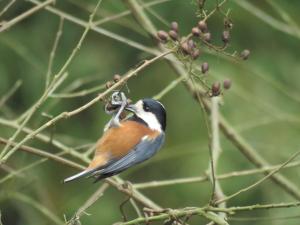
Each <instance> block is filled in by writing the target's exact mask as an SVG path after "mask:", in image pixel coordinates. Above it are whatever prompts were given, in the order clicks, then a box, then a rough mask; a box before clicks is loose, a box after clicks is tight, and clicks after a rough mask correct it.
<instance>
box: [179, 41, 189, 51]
mask: <svg viewBox="0 0 300 225" xmlns="http://www.w3.org/2000/svg"><path fill="white" fill-rule="evenodd" d="M181 49H182V51H183V53H185V54H189V52H190V49H189V45H188V43H187V42H186V41H185V42H183V43H182V44H181Z"/></svg>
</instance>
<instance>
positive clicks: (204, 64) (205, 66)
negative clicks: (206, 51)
mask: <svg viewBox="0 0 300 225" xmlns="http://www.w3.org/2000/svg"><path fill="white" fill-rule="evenodd" d="M208 70H209V65H208V63H207V62H204V63H202V65H201V72H202V73H206V72H207V71H208Z"/></svg>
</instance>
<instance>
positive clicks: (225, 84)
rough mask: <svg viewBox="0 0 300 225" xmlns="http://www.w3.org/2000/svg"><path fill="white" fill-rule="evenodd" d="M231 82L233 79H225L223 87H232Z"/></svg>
mask: <svg viewBox="0 0 300 225" xmlns="http://www.w3.org/2000/svg"><path fill="white" fill-rule="evenodd" d="M231 84H232V83H231V80H229V79H226V80H224V81H223V87H224V89H226V90H228V89H230V87H231Z"/></svg>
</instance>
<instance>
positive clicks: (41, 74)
mask: <svg viewBox="0 0 300 225" xmlns="http://www.w3.org/2000/svg"><path fill="white" fill-rule="evenodd" d="M236 1H237V0H236ZM236 1H229V3H226V4H225V7H224V9H227V8H229V9H231V18H232V20H233V22H234V29H233V31H232V38H231V43H230V47H229V49H228V51H229V52H233V51H234V50H237V51H241V50H243V49H245V48H248V49H250V50H251V57H250V59H249V60H248V61H245V62H234V61H232V60H230V59H228V58H226V57H223V56H222V55H221V54H211V53H209V52H204V53H203V54H202V55H201V57H200V58H199V59H198V60H197V64H199V65H201V62H204V61H208V62H209V64H210V72H209V76H210V78H209V81H210V82H212V81H214V80H224V79H225V78H230V79H231V80H232V81H233V86H232V89H230V90H229V91H226V92H225V93H224V104H223V105H222V107H221V112H222V113H223V114H224V116H225V117H226V118H227V119H228V120H229V121H230V122H231V124H232V126H233V127H234V128H235V129H236V130H238V132H239V133H240V134H241V135H242V136H243V137H244V138H245V139H246V140H247V141H249V143H251V145H252V146H253V147H254V148H255V149H257V151H258V152H259V153H260V154H261V155H262V156H263V157H264V158H265V159H267V160H268V161H269V162H270V163H271V164H277V163H282V162H284V161H285V160H286V159H287V158H288V157H290V156H291V154H292V153H294V152H296V151H297V150H299V134H300V118H299V115H300V107H299V105H300V95H299V87H300V76H299V74H300V64H299V58H300V42H299V39H300V35H299V34H298V35H294V36H293V35H289V34H287V33H285V32H282V31H280V30H278V29H275V28H274V27H272V26H270V25H269V24H267V23H266V22H265V21H262V20H260V19H259V18H257V17H256V16H254V15H253V14H252V13H250V12H249V11H252V10H250V9H249V10H245V9H243V8H241V7H240V6H239V4H236ZM243 1H244V0H243ZM144 2H149V1H144ZM248 2H251V3H253V4H254V5H256V6H257V7H258V8H260V9H261V10H263V11H264V12H265V13H268V14H270V15H272V16H273V17H274V18H276V19H278V20H281V18H280V16H279V15H278V13H276V11H275V10H274V9H272V7H270V5H269V4H268V3H267V2H266V1H260V0H255V1H254V0H253V1H248ZM274 2H275V3H276V4H277V5H278V6H280V9H281V10H283V11H285V12H287V13H288V14H289V15H290V16H291V17H292V18H293V19H294V20H295V21H300V15H299V11H298V9H299V7H300V2H299V1H283V0H276V1H275V0H274ZM94 3H95V2H92V1H79V0H68V1H57V2H56V5H55V7H56V8H59V9H61V10H63V11H65V12H66V13H69V14H72V15H73V16H75V17H77V18H81V19H84V20H87V19H88V15H89V9H92V8H93V6H94ZM6 4H7V1H0V8H3V7H4V5H6ZM213 5H214V1H208V8H209V7H213ZM31 7H32V4H31V3H29V2H26V1H24V2H23V1H20V2H18V1H17V3H15V4H14V5H13V7H12V8H11V9H10V10H9V11H8V12H6V13H5V15H4V16H3V17H2V18H1V20H9V19H10V18H13V17H15V16H17V15H18V14H20V13H21V12H24V11H25V10H27V9H29V8H31ZM126 9H127V8H126V6H125V5H124V3H123V2H122V1H116V0H114V1H108V0H104V1H103V3H102V5H101V9H100V10H99V13H98V17H97V18H101V16H104V17H105V16H107V15H111V14H116V13H118V12H121V11H124V10H126ZM152 9H153V10H154V11H155V12H156V13H157V14H159V15H160V16H162V17H163V18H164V19H166V20H167V21H174V20H175V21H178V23H179V25H180V28H179V29H180V33H181V34H182V35H185V34H187V33H188V32H190V29H191V28H192V27H193V26H194V25H195V24H196V23H197V20H198V18H197V17H196V14H195V12H196V5H195V3H194V2H193V1H190V0H189V1H183V0H172V1H168V2H165V3H161V4H158V5H156V6H153V8H152ZM252 12H253V11H252ZM150 17H151V19H152V20H153V22H154V23H155V24H156V26H157V28H159V29H166V30H167V29H168V27H167V26H166V25H165V24H163V23H161V22H160V21H159V20H158V19H157V18H155V17H153V16H151V14H150ZM58 23H59V17H58V16H56V15H53V14H51V13H50V12H48V11H46V10H41V11H39V12H38V13H35V14H34V15H32V16H30V17H29V18H27V19H26V20H24V21H22V22H20V23H18V24H17V25H15V26H13V27H12V28H11V29H9V30H7V31H5V32H3V33H1V34H0V78H1V80H0V94H1V95H4V94H5V93H7V91H8V90H9V89H10V88H11V87H12V86H13V84H14V83H15V82H16V81H17V80H22V82H23V83H22V86H21V87H20V89H18V91H17V92H16V93H15V94H14V95H13V97H12V98H11V99H10V100H9V101H8V102H7V104H6V105H5V106H3V107H2V108H1V109H0V111H1V117H2V118H6V119H14V118H16V116H18V115H20V114H21V113H22V112H24V111H25V110H26V109H27V108H28V107H30V106H31V105H32V104H33V103H34V102H35V101H36V100H37V99H38V96H40V95H41V94H42V92H43V90H44V85H45V74H46V71H47V63H48V58H49V54H50V51H51V47H52V44H53V40H54V38H55V34H56V31H57V27H58ZM208 25H209V29H210V31H211V32H212V37H213V41H214V42H215V43H220V36H221V32H222V29H223V17H222V16H221V15H220V14H218V13H216V14H215V15H214V16H212V17H211V18H210V19H209V21H208ZM101 27H103V28H104V29H108V30H110V31H112V32H115V33H118V34H119V35H121V36H124V37H126V38H129V39H131V40H134V41H136V42H139V43H141V44H142V45H145V46H150V47H154V44H153V43H152V41H151V40H150V39H149V38H148V36H147V34H146V33H145V32H144V30H143V28H141V27H139V25H138V24H137V23H136V22H135V20H134V19H133V18H132V17H131V15H128V16H126V17H122V18H120V19H117V20H114V21H111V22H108V23H105V24H103V25H101ZM297 29H298V30H299V28H297ZM82 31H83V28H82V27H80V26H78V25H75V24H73V23H71V22H68V21H67V20H65V22H64V28H63V34H62V38H61V41H60V43H59V46H58V50H57V53H56V56H55V60H54V67H53V72H57V71H58V69H59V68H60V67H61V66H62V65H63V63H64V62H65V60H66V58H67V57H68V56H69V55H70V53H71V51H72V49H73V48H74V46H75V45H76V43H77V41H78V39H79V37H80V35H81V33H82ZM145 57H150V55H149V54H147V53H145V52H143V51H140V50H137V49H135V48H133V47H130V46H128V45H126V44H124V43H120V42H118V41H116V40H113V39H112V38H110V37H107V36H103V35H100V34H98V33H96V32H93V31H90V32H89V34H88V37H87V39H86V40H85V41H84V44H83V46H82V48H81V49H80V51H79V54H78V55H77V56H76V58H75V60H74V61H73V63H72V65H71V66H70V67H69V68H68V72H69V77H68V79H67V80H66V81H65V82H64V84H63V85H62V87H61V88H60V89H59V90H63V89H64V87H67V86H68V85H69V84H70V83H72V82H74V81H75V80H76V79H89V78H91V77H95V78H96V79H95V81H93V82H91V83H89V84H87V85H85V86H83V87H80V88H79V89H86V88H91V87H94V86H96V85H100V84H102V83H104V82H106V81H107V80H109V79H111V78H112V76H113V74H115V73H120V74H124V73H125V72H127V71H128V70H129V69H131V68H132V67H134V66H135V65H136V64H137V63H138V62H140V61H141V60H142V59H144V58H145ZM175 77H176V76H175V74H174V72H173V71H172V69H171V68H170V67H169V66H168V64H167V63H166V62H165V61H159V62H156V63H155V64H154V65H152V66H150V67H148V68H147V69H146V70H144V71H142V72H141V73H139V76H137V77H133V78H132V79H130V80H129V82H128V87H129V89H130V94H129V96H130V97H131V98H132V99H133V100H134V101H136V100H138V99H140V98H143V97H151V96H154V95H155V94H157V93H158V92H159V91H161V90H162V89H163V88H164V87H165V86H166V85H168V84H169V83H170V82H171V81H172V80H174V79H175ZM96 94H97V93H94V94H91V95H88V96H85V97H79V98H73V99H63V100H60V101H59V102H56V99H49V100H48V101H47V102H46V104H44V105H43V107H42V108H41V110H39V111H38V112H37V113H36V114H35V116H34V117H33V119H31V121H30V123H29V127H31V128H37V127H39V125H41V124H42V123H44V122H46V121H47V118H45V117H43V116H41V113H42V112H44V111H46V112H47V113H48V114H50V115H57V114H58V113H60V112H62V111H65V110H72V109H74V108H76V107H79V106H81V105H82V104H84V103H85V102H87V101H89V100H90V99H92V98H93V97H95V96H96ZM161 101H162V102H163V104H164V105H165V106H166V108H167V112H168V124H167V125H168V126H167V140H166V143H165V146H164V148H163V149H162V151H160V152H159V154H158V155H156V157H155V158H153V159H151V160H149V161H147V162H146V163H143V164H142V165H139V166H137V167H135V168H132V169H130V170H128V171H126V172H124V173H123V174H122V175H121V177H122V178H124V179H126V180H129V181H130V182H132V183H135V182H146V181H152V180H162V179H171V178H181V177H190V176H199V175H203V174H204V172H205V170H206V169H207V167H208V162H209V154H208V137H207V131H206V127H205V123H204V119H203V115H202V112H201V109H200V107H199V106H198V105H197V104H196V103H195V101H194V100H193V99H192V97H191V96H190V94H189V93H188V92H187V91H186V90H185V88H184V86H183V85H182V84H180V85H178V87H176V89H174V90H172V91H171V92H170V93H168V94H167V95H166V96H164V97H163V99H162V100H161ZM54 103H56V104H55V106H54V107H50V106H51V105H52V104H54ZM108 119H109V117H108V116H107V115H105V113H104V112H103V105H102V104H100V103H99V104H96V105H94V106H93V107H91V108H90V109H88V110H86V111H84V112H82V113H80V114H79V115H77V116H75V117H72V118H70V119H67V120H63V121H60V122H59V123H58V124H56V125H55V134H54V137H55V138H56V139H58V140H61V141H62V142H63V143H66V144H67V145H69V146H73V147H76V146H80V145H83V144H86V143H93V142H95V141H96V140H97V139H98V138H99V137H100V136H101V134H102V129H103V126H104V124H105V122H106V121H107V120H108ZM13 132H14V130H13V129H11V128H8V127H6V126H4V125H1V124H0V136H1V137H5V138H8V137H10V136H11V135H12V134H13ZM49 132H51V130H47V132H46V133H47V134H49ZM221 143H222V149H223V153H222V155H221V158H220V162H219V166H218V173H219V174H222V173H226V172H231V171H239V170H244V169H250V168H254V166H253V165H252V164H251V163H249V162H248V160H247V159H245V157H244V156H243V155H242V154H241V153H240V152H239V151H237V149H236V148H235V146H233V145H232V144H231V143H230V142H229V141H228V140H226V138H224V137H223V136H222V139H221ZM27 144H29V145H31V146H36V147H38V148H41V149H44V150H46V151H48V152H52V153H55V152H57V149H56V148H55V147H53V146H52V145H51V144H42V143H40V142H38V141H35V140H32V141H30V142H29V143H27ZM36 160H39V158H38V157H36V156H33V155H29V154H25V153H22V152H17V153H15V154H14V155H13V157H12V158H11V159H10V160H9V161H8V165H9V166H10V167H12V168H15V169H20V168H22V167H25V166H26V165H28V164H30V163H32V162H34V161H36ZM0 172H1V177H2V176H5V175H6V172H4V171H3V170H1V171H0ZM73 173H75V171H74V170H72V169H69V168H66V167H64V166H62V165H60V164H58V163H55V162H51V161H49V162H45V163H43V164H42V165H39V166H37V167H35V168H34V169H30V170H28V171H26V172H24V173H22V177H21V178H20V177H14V178H13V179H10V180H8V181H7V182H4V183H1V184H0V185H1V187H0V188H1V189H0V194H1V199H0V209H1V213H2V220H3V223H4V225H21V224H30V225H47V224H53V222H52V221H49V220H48V219H47V218H46V217H45V216H44V215H42V214H41V213H40V212H39V211H38V210H36V209H35V208H33V207H31V206H30V205H28V204H26V203H24V202H21V201H18V200H16V199H14V198H11V197H9V196H8V195H7V192H14V191H16V192H21V193H23V194H26V195H28V196H30V197H31V198H33V199H35V200H36V201H37V202H39V203H40V204H42V205H43V206H45V207H47V208H48V209H49V210H50V211H51V212H53V213H54V214H55V215H57V216H58V217H60V218H61V219H63V215H64V214H65V215H66V217H67V218H70V217H71V216H72V215H73V213H74V212H75V211H76V210H77V208H78V207H79V206H80V205H81V204H83V202H84V201H85V200H86V199H87V198H88V197H89V196H90V195H91V194H92V193H93V192H94V191H95V190H96V189H97V188H98V186H99V185H101V182H100V183H96V184H92V181H91V180H85V179H83V180H81V181H80V182H74V183H70V184H66V185H63V184H61V180H62V179H63V178H65V177H66V176H69V175H70V174H73ZM282 173H283V174H285V175H286V176H287V177H288V178H290V179H291V180H293V181H294V182H295V183H296V184H297V185H298V186H299V185H300V179H299V177H300V172H299V168H293V169H286V170H284V171H282ZM261 177H262V176H261V175H255V176H247V177H239V178H231V179H228V180H224V181H221V185H222V187H223V190H224V192H225V194H230V193H233V192H235V191H237V190H239V189H241V188H243V187H245V186H248V185H250V184H252V183H253V182H255V181H257V180H258V179H259V178H261ZM143 193H145V194H146V195H147V196H148V197H150V198H151V199H153V200H154V201H155V202H157V203H158V204H160V205H161V206H163V207H168V208H180V207H185V206H203V205H205V204H206V203H207V201H208V200H209V197H210V184H209V183H208V182H207V183H194V184H182V185H175V186H167V187H161V188H152V189H146V190H143ZM124 198H125V196H124V195H123V194H120V193H119V192H118V191H116V190H115V189H114V188H110V189H109V190H108V191H107V192H105V195H104V197H102V198H101V199H100V200H99V201H98V202H97V203H96V204H95V205H93V207H92V208H91V209H89V210H88V212H89V213H90V214H91V215H90V216H83V217H82V220H81V222H82V224H86V225H88V224H112V223H113V222H116V221H120V220H121V213H120V211H119V205H120V203H121V202H122V201H123V200H124ZM287 201H293V198H292V197H290V196H289V195H288V194H286V193H285V192H284V191H283V190H282V189H281V188H279V187H278V186H276V185H274V183H272V182H271V181H269V180H268V181H266V182H264V183H263V184H262V185H259V186H258V187H257V188H255V189H253V190H251V191H249V192H247V193H244V194H241V195H240V196H238V197H236V198H234V199H232V200H230V201H229V203H228V205H233V206H236V205H250V204H256V203H262V204H263V203H279V202H287ZM126 212H127V213H128V215H129V217H130V218H134V217H135V216H136V215H135V213H134V211H133V209H132V208H131V206H130V205H128V207H126ZM297 214H298V215H299V209H298V208H291V209H274V210H270V211H255V212H251V211H250V212H245V213H241V214H239V216H246V217H253V216H294V215H297ZM203 223H204V221H203V220H202V219H201V218H199V217H194V218H193V219H192V220H191V222H190V224H203ZM157 224H160V223H157ZM231 224H260V225H262V224H276V225H277V224H286V225H293V224H294V225H296V224H299V219H294V220H292V219H291V220H284V221H281V220H274V221H267V222H266V221H261V222H260V221H258V222H252V221H251V222H240V221H238V222H235V221H232V222H231Z"/></svg>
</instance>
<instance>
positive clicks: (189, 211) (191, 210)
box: [120, 202, 300, 225]
mask: <svg viewBox="0 0 300 225" xmlns="http://www.w3.org/2000/svg"><path fill="white" fill-rule="evenodd" d="M299 206H300V202H288V203H278V204H265V205H259V204H256V205H249V206H236V207H229V208H217V207H212V206H208V207H203V208H197V207H186V208H183V209H172V210H169V212H168V213H166V210H163V211H161V210H159V211H153V213H159V215H155V216H150V217H140V218H137V219H134V220H131V221H128V222H125V223H120V225H133V224H138V223H147V222H151V221H161V220H165V219H168V218H174V217H175V218H179V217H184V216H191V215H200V216H203V217H205V218H207V219H209V220H212V221H213V222H215V223H217V224H228V223H227V222H226V221H224V220H222V219H220V218H219V217H218V216H217V215H216V214H214V212H224V213H228V214H234V213H237V212H242V211H253V210H265V209H279V208H290V207H299Z"/></svg>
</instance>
